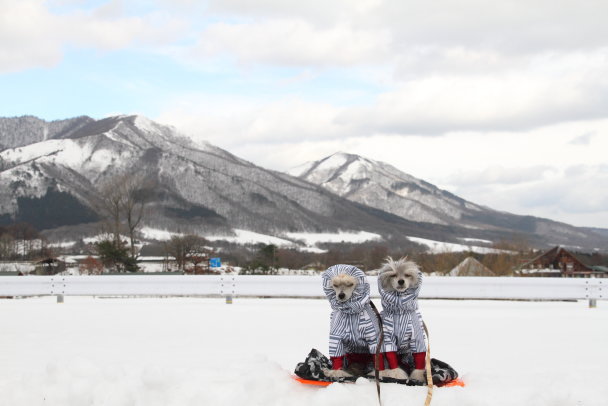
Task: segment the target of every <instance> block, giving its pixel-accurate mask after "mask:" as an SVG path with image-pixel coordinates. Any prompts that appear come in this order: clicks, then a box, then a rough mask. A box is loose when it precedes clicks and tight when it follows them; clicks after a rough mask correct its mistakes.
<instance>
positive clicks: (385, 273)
mask: <svg viewBox="0 0 608 406" xmlns="http://www.w3.org/2000/svg"><path fill="white" fill-rule="evenodd" d="M391 275H392V272H391V269H390V268H388V267H386V266H384V267H382V269H380V273H379V274H378V280H379V283H380V286H382V290H385V291H387V292H388V291H391V290H393V287H392V286H391V283H390V277H391Z"/></svg>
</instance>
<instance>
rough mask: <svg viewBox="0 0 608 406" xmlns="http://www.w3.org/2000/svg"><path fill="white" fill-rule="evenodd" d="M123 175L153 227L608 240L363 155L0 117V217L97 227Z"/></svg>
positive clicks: (155, 128) (81, 121)
mask: <svg viewBox="0 0 608 406" xmlns="http://www.w3.org/2000/svg"><path fill="white" fill-rule="evenodd" d="M125 175H127V176H130V177H133V178H137V179H139V180H141V188H142V190H141V192H142V193H146V194H147V195H148V196H150V204H149V206H148V208H149V212H148V213H147V215H146V217H145V226H146V227H147V229H162V230H168V231H169V230H172V231H181V232H196V233H199V234H202V235H224V236H226V235H235V234H238V232H239V231H238V230H241V231H240V232H244V231H243V230H248V231H251V232H256V233H263V234H266V235H274V236H278V237H281V238H287V239H291V240H294V239H298V237H297V236H298V235H299V236H302V235H305V234H303V233H332V232H333V233H336V232H347V231H348V232H353V233H354V234H357V233H361V232H363V233H364V234H365V235H372V234H373V235H378V236H380V238H381V239H383V240H384V241H391V242H392V243H393V245H394V246H399V247H403V246H404V245H407V244H411V241H410V240H408V239H407V238H406V237H418V238H419V239H427V240H436V241H445V242H453V243H462V242H463V241H471V240H475V239H476V240H477V241H480V240H486V241H499V240H501V239H510V238H511V237H512V236H513V234H514V233H517V234H518V235H519V236H523V238H524V239H525V240H526V241H527V242H529V243H531V244H536V245H545V246H547V245H550V244H567V245H579V246H582V247H588V248H594V247H597V246H607V245H608V237H606V236H600V235H599V234H598V233H595V232H593V231H592V230H587V229H580V228H575V227H571V226H568V225H566V224H562V223H556V222H552V221H549V220H543V219H537V218H534V217H526V216H514V215H511V214H508V213H500V212H496V211H493V210H490V209H487V208H484V207H480V206H478V205H475V204H473V203H470V202H466V201H465V200H463V199H460V198H459V197H457V196H454V195H452V194H450V193H448V192H446V191H442V190H440V189H438V188H436V187H435V186H433V185H431V184H429V183H427V182H424V181H422V180H419V179H416V178H414V177H412V176H409V175H407V174H404V173H402V172H400V171H398V170H397V169H395V168H394V167H391V166H390V165H387V164H383V163H379V162H374V161H371V160H368V159H364V158H361V157H357V156H354V155H346V154H336V155H334V156H332V157H329V158H326V159H324V160H321V161H318V162H315V163H311V164H309V165H307V166H306V167H304V168H301V170H300V171H299V173H297V175H299V176H300V177H295V176H291V175H289V174H286V173H280V172H276V171H271V170H267V169H264V168H261V167H258V166H256V165H254V164H253V163H251V162H248V161H245V160H243V159H241V158H238V157H236V156H234V155H232V154H231V153H229V152H227V151H225V150H222V149H220V148H218V147H215V146H213V145H210V144H204V143H203V144H194V143H193V142H192V141H191V140H190V139H188V138H186V137H184V136H181V135H180V134H179V133H178V132H177V131H176V130H175V129H173V128H172V127H167V126H164V125H161V124H158V123H155V122H153V121H151V120H149V119H147V118H145V117H142V116H116V117H108V118H105V119H101V120H95V119H92V118H90V117H76V118H72V119H67V120H61V121H53V122H46V121H44V120H40V119H38V118H36V117H31V116H27V117H19V118H0V225H1V224H7V223H11V222H14V221H27V222H29V223H32V224H34V225H35V226H36V227H37V228H38V229H43V230H47V234H53V233H54V235H56V236H57V237H58V238H63V236H64V235H65V234H66V233H71V234H72V235H70V236H69V237H71V238H73V237H74V233H85V232H86V233H90V232H94V231H98V230H99V226H98V222H99V220H100V219H101V215H100V212H99V209H98V207H99V204H98V203H99V201H100V198H101V196H102V193H103V190H104V185H107V184H108V183H110V182H111V180H112V179H115V178H116V177H118V176H125ZM48 230H51V231H48ZM235 230H236V231H235ZM231 233H232V234H231ZM293 236H296V237H293Z"/></svg>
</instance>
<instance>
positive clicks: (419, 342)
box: [378, 271, 426, 353]
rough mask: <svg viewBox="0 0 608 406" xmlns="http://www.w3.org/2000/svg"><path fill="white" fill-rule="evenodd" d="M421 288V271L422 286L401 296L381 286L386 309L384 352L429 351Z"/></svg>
mask: <svg viewBox="0 0 608 406" xmlns="http://www.w3.org/2000/svg"><path fill="white" fill-rule="evenodd" d="M421 286H422V272H421V271H418V285H417V286H415V287H411V288H408V289H406V290H405V291H404V292H401V293H399V292H396V291H387V290H385V289H384V288H383V287H382V283H378V291H379V292H380V297H381V298H382V309H383V310H382V313H381V316H382V323H383V326H384V352H392V351H397V352H412V353H419V352H426V343H425V341H424V328H423V326H422V315H421V314H420V311H419V310H418V294H419V293H420V287H421Z"/></svg>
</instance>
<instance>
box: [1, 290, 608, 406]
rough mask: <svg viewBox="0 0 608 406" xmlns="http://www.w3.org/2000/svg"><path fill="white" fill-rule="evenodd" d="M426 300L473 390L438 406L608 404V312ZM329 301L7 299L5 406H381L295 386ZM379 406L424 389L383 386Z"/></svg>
mask: <svg viewBox="0 0 608 406" xmlns="http://www.w3.org/2000/svg"><path fill="white" fill-rule="evenodd" d="M598 306H599V307H598V308H597V309H589V308H587V303H586V302H583V301H581V302H578V303H576V302H574V303H572V302H571V303H559V302H507V301H448V300H445V301H432V300H423V301H421V310H422V312H423V315H424V317H425V319H426V322H427V324H428V326H429V328H430V331H431V349H432V352H433V356H434V357H437V358H439V359H441V360H444V361H447V362H448V363H450V364H451V365H452V366H454V367H455V368H456V369H457V370H458V371H459V372H460V374H461V375H462V376H463V378H464V380H465V381H466V382H467V384H468V386H467V387H466V388H437V389H435V393H434V396H433V402H432V405H436V406H439V405H450V406H452V405H460V406H464V405H479V406H482V405H483V406H487V405H497V406H498V405H518V406H520V405H535V406H543V405H551V406H556V405H557V406H561V405H598V406H599V405H606V404H607V399H608V385H606V382H607V380H608V372H606V365H608V346H607V345H608V323H607V322H608V303H606V302H599V304H598ZM328 317H329V305H328V304H327V302H326V301H324V300H295V299H293V300H291V299H264V300H263V299H239V298H236V299H235V301H234V303H233V304H232V305H226V304H225V303H224V301H223V300H222V299H197V298H166V299H102V298H97V299H94V298H74V297H66V302H65V303H64V304H56V303H55V299H54V298H35V299H16V300H10V299H0V320H1V323H2V334H0V348H2V351H0V399H2V402H1V403H2V404H6V405H11V406H26V405H27V406H37V405H41V406H42V405H44V406H51V405H61V406H84V405H112V406H130V405H138V406H155V405H159V406H160V405H162V406H173V405H175V406H195V405H196V406H202V405H214V406H215V405H264V406H266V405H277V406H279V405H280V406H284V405H314V406H325V405H327V406H340V405H345V406H350V405H376V404H377V400H376V392H375V386H374V384H373V383H371V382H367V381H365V380H360V382H358V383H357V384H354V385H352V384H350V385H349V384H334V385H332V386H330V387H328V388H325V389H323V388H314V387H307V386H304V385H301V384H299V383H297V382H295V381H293V380H292V379H291V378H290V375H291V372H292V371H293V368H294V366H295V364H296V363H297V362H298V361H300V360H302V359H303V358H304V357H305V356H306V354H307V353H308V351H309V350H310V349H311V348H312V347H316V348H318V349H320V350H322V351H323V352H326V351H327V329H328ZM382 391H383V399H384V405H385V406H390V405H400V406H401V405H422V404H423V403H424V398H425V391H426V389H425V388H415V387H404V386H400V385H395V384H383V385H382Z"/></svg>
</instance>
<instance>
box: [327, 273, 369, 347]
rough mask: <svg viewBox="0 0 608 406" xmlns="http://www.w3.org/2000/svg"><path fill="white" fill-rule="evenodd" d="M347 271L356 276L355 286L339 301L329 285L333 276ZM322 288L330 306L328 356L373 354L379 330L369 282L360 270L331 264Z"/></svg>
mask: <svg viewBox="0 0 608 406" xmlns="http://www.w3.org/2000/svg"><path fill="white" fill-rule="evenodd" d="M339 274H348V275H351V276H353V277H355V278H356V279H357V282H358V283H357V287H356V288H355V290H354V291H353V295H352V296H351V298H350V299H349V300H347V301H346V302H339V301H338V300H337V298H336V292H335V290H334V289H333V287H332V279H333V278H334V277H335V276H337V275H339ZM322 277H323V291H324V292H325V295H326V296H327V299H328V300H329V303H330V305H331V308H332V312H331V319H330V326H329V355H330V357H332V358H333V357H342V356H344V355H345V354H351V353H358V354H368V353H372V354H374V353H375V352H376V348H377V345H378V337H379V334H380V330H379V327H378V318H377V317H376V315H375V313H374V311H373V310H372V308H371V306H370V304H369V302H370V289H369V283H368V282H367V278H366V277H365V274H364V273H363V271H361V270H360V269H359V268H357V267H354V266H352V265H334V266H331V267H329V268H328V269H327V270H326V271H325V272H323V275H322Z"/></svg>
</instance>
